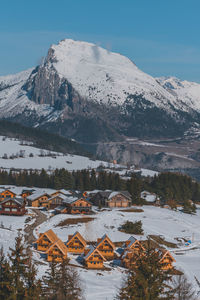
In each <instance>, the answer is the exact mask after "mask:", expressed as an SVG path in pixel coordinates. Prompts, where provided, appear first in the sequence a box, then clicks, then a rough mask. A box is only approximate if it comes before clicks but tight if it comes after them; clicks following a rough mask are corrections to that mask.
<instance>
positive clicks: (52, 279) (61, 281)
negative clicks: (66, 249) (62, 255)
mask: <svg viewBox="0 0 200 300" xmlns="http://www.w3.org/2000/svg"><path fill="white" fill-rule="evenodd" d="M46 274H47V275H46V276H44V277H43V282H44V285H45V287H44V296H45V299H48V300H81V299H82V291H81V287H80V279H79V276H78V273H77V272H76V271H75V270H74V269H72V268H71V267H70V266H69V265H68V260H63V261H62V262H61V263H60V264H56V263H55V262H52V263H51V267H50V270H49V271H47V272H46Z"/></svg>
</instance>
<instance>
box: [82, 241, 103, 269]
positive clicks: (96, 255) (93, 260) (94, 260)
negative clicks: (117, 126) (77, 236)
mask: <svg viewBox="0 0 200 300" xmlns="http://www.w3.org/2000/svg"><path fill="white" fill-rule="evenodd" d="M83 259H84V264H85V266H86V267H87V268H88V269H103V267H104V265H103V262H104V261H106V259H105V257H104V256H103V255H102V254H101V253H100V251H99V250H98V249H97V248H94V247H93V246H89V248H87V249H85V252H84V257H83Z"/></svg>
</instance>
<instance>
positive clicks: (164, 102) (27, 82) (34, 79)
mask: <svg viewBox="0 0 200 300" xmlns="http://www.w3.org/2000/svg"><path fill="white" fill-rule="evenodd" d="M194 88H196V86H195V87H194V86H193V85H192V87H191V90H190V93H189V92H188V93H189V94H188V95H191V97H192V100H191V99H190V100H189V96H185V97H183V94H184V93H185V91H186V90H185V89H182V90H180V89H177V88H176V92H174V91H172V89H169V88H167V87H166V85H165V83H164V82H163V81H162V80H159V79H154V78H153V77H151V76H149V75H147V74H145V73H144V72H142V71H141V70H139V69H138V68H137V66H136V65H135V64H134V63H133V62H132V61H131V60H129V59H128V58H126V57H124V56H122V55H120V54H118V53H113V52H109V51H107V50H105V49H103V48H101V47H98V46H96V45H94V44H91V43H86V42H80V41H73V40H69V39H67V40H63V41H61V42H60V43H59V44H58V45H52V46H51V47H50V49H49V51H48V54H47V56H46V58H45V60H44V61H43V62H42V63H41V65H39V66H37V67H36V68H35V69H33V70H28V71H25V72H22V73H20V74H17V75H13V76H8V77H0V118H6V119H8V120H12V121H15V122H21V123H23V124H25V125H26V126H32V127H40V128H42V129H46V130H49V131H51V132H54V133H59V134H60V135H63V136H66V137H70V138H75V139H77V140H79V141H82V142H83V143H98V142H101V141H120V140H124V139H125V137H126V136H129V137H142V138H144V137H145V138H152V137H156V138H159V137H179V136H184V134H185V133H188V132H191V131H192V130H196V131H197V130H198V129H199V125H200V107H198V105H196V104H195V103H197V102H198V101H197V100H198V99H196V98H195V96H194V95H193V91H194ZM193 96H194V97H193ZM193 98H194V99H193Z"/></svg>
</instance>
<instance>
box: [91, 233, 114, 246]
mask: <svg viewBox="0 0 200 300" xmlns="http://www.w3.org/2000/svg"><path fill="white" fill-rule="evenodd" d="M105 240H107V241H108V243H109V244H110V245H111V246H112V248H113V250H114V249H115V245H114V244H113V242H112V241H111V240H110V239H109V237H108V236H107V234H104V235H103V236H102V238H101V240H100V241H99V242H98V244H97V246H96V248H98V247H99V246H100V245H101V244H102V243H103V242H104V241H105Z"/></svg>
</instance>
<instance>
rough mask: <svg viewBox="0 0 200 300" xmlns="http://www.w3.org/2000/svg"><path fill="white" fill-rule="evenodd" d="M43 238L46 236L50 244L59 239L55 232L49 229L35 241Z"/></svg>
mask: <svg viewBox="0 0 200 300" xmlns="http://www.w3.org/2000/svg"><path fill="white" fill-rule="evenodd" d="M44 236H46V237H47V238H48V239H49V240H50V242H51V243H55V242H56V241H57V240H59V238H58V237H57V235H56V234H55V232H53V230H52V229H49V230H48V231H46V232H44V233H42V235H41V236H40V237H39V238H38V239H37V241H38V240H40V239H41V238H43V237H44Z"/></svg>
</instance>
